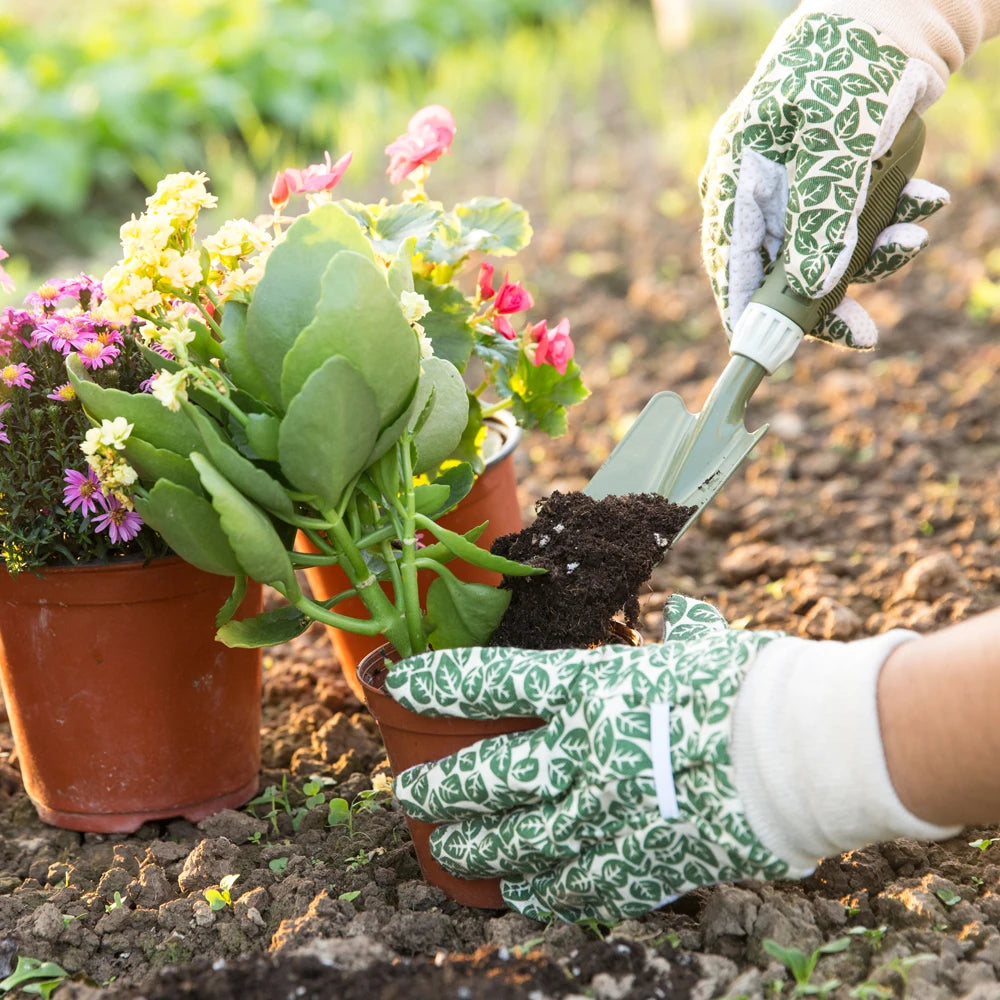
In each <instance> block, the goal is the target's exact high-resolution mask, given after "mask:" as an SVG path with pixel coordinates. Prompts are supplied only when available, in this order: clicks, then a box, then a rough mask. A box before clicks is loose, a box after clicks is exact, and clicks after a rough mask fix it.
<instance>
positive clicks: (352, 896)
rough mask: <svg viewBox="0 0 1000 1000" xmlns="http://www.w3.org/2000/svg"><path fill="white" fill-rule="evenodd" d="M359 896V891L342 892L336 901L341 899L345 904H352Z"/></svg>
mask: <svg viewBox="0 0 1000 1000" xmlns="http://www.w3.org/2000/svg"><path fill="white" fill-rule="evenodd" d="M360 895H361V890H360V889H352V890H351V891H350V892H342V893H341V894H340V895H339V896H338V897H337V899H342V900H343V901H344V902H345V903H353V902H354V900H356V899H357V898H358V896H360Z"/></svg>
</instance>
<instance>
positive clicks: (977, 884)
mask: <svg viewBox="0 0 1000 1000" xmlns="http://www.w3.org/2000/svg"><path fill="white" fill-rule="evenodd" d="M969 882H970V883H971V885H972V888H973V889H981V888H982V887H983V885H984V884H985V883H986V879H982V878H980V877H979V876H978V875H973V876H972V878H970V879H969Z"/></svg>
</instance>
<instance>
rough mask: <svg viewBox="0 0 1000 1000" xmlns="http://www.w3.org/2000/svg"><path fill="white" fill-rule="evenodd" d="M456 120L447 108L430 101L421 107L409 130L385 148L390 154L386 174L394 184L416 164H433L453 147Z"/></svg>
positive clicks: (417, 165)
mask: <svg viewBox="0 0 1000 1000" xmlns="http://www.w3.org/2000/svg"><path fill="white" fill-rule="evenodd" d="M455 131H456V129H455V119H454V118H453V117H452V115H451V112H450V111H449V110H448V109H447V108H443V107H441V105H440V104H430V105H428V106H427V107H426V108H421V109H420V110H419V111H418V112H417V113H416V114H415V115H414V116H413V117H412V118H411V119H410V122H409V124H408V125H407V126H406V133H405V134H404V135H401V136H400V137H399V138H398V139H396V140H395V142H390V143H389V145H388V146H386V147H385V152H386V155H387V156H389V157H390V160H389V166H388V168H387V169H386V173H387V174H388V175H389V180H390V181H391V182H392V183H393V184H398V183H399V182H400V181H401V180H404V179H405V178H407V177H409V176H410V174H412V173H413V171H414V170H416V169H417V167H422V166H424V164H427V163H433V162H434V161H435V160H436V159H438V158H439V157H440V156H441V155H442V154H444V153H447V152H448V150H449V149H451V143H452V140H453V139H454V138H455Z"/></svg>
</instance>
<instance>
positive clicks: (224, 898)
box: [205, 875, 239, 910]
mask: <svg viewBox="0 0 1000 1000" xmlns="http://www.w3.org/2000/svg"><path fill="white" fill-rule="evenodd" d="M238 878H239V875H226V876H224V877H223V879H222V881H221V882H219V888H218V889H206V890H205V899H207V900H208V905H209V906H211V907H212V909H213V910H224V909H225V908H226V907H227V906H232V905H233V896H232V893H231V892H230V891H229V890H230V889H232V887H233V886H234V885H235V884H236V880H237V879H238Z"/></svg>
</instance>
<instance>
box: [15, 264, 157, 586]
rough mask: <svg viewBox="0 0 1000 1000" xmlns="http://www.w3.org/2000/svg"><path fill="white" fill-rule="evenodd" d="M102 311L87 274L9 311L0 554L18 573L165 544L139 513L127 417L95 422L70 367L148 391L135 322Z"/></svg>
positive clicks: (108, 383)
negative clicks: (126, 443) (73, 363)
mask: <svg viewBox="0 0 1000 1000" xmlns="http://www.w3.org/2000/svg"><path fill="white" fill-rule="evenodd" d="M0 253H2V251H0ZM0 259H2V258H0ZM105 308H106V301H105V298H104V294H103V290H102V288H101V285H100V283H99V282H97V281H96V280H95V279H93V278H91V277H89V276H88V275H85V274H81V275H79V276H78V277H76V278H73V279H71V280H66V281H49V282H46V283H45V284H43V285H42V286H41V287H40V288H39V289H38V290H37V291H35V292H33V293H31V294H30V295H28V296H27V297H26V298H25V300H24V304H23V306H20V307H10V308H7V309H5V310H4V311H3V313H0V515H2V518H0V556H2V559H3V562H4V564H5V565H6V566H7V568H8V569H9V570H10V571H11V572H14V573H17V572H20V571H21V570H23V569H30V568H37V567H41V566H46V565H53V564H58V563H74V562H89V561H92V560H94V559H101V558H108V557H110V556H111V555H115V554H133V553H135V554H137V553H150V552H153V551H160V550H162V549H163V546H162V543H160V542H159V540H158V539H157V538H156V537H155V535H153V533H152V532H151V531H149V530H146V531H143V530H142V528H143V524H142V519H141V518H140V517H139V515H138V514H137V513H136V512H135V510H134V509H133V505H132V497H131V493H130V486H131V484H132V483H133V482H134V481H135V478H136V473H135V472H134V470H133V469H132V467H131V466H130V465H129V464H128V463H127V462H125V460H124V458H123V457H122V454H121V442H122V441H123V440H124V437H127V421H125V420H124V419H122V421H121V422H120V423H116V424H115V425H114V427H108V428H94V427H91V426H90V422H89V420H88V419H87V416H86V415H85V413H84V411H83V408H82V406H81V405H80V402H79V400H78V399H77V395H76V391H75V390H74V388H73V386H72V385H71V384H70V381H69V378H68V375H67V371H66V360H67V359H68V358H71V357H72V358H74V359H76V360H77V363H78V364H79V365H80V367H81V369H82V370H83V371H85V372H87V373H88V374H89V376H90V377H91V378H93V379H94V381H95V383H97V384H100V385H102V386H105V387H108V388H114V389H118V390H123V391H125V392H129V393H133V392H135V393H138V392H142V391H143V389H144V388H146V387H148V384H149V381H150V378H151V376H152V374H153V368H152V367H151V366H150V365H149V364H148V363H147V362H146V361H145V360H144V358H143V356H142V353H141V347H140V343H139V341H138V339H137V330H136V327H135V326H134V325H133V324H121V323H119V322H116V321H114V320H112V319H109V318H107V314H106V312H105ZM81 448H83V451H84V452H85V454H86V460H87V464H86V465H85V464H84V457H85V455H84V454H81ZM81 466H82V468H81Z"/></svg>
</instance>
